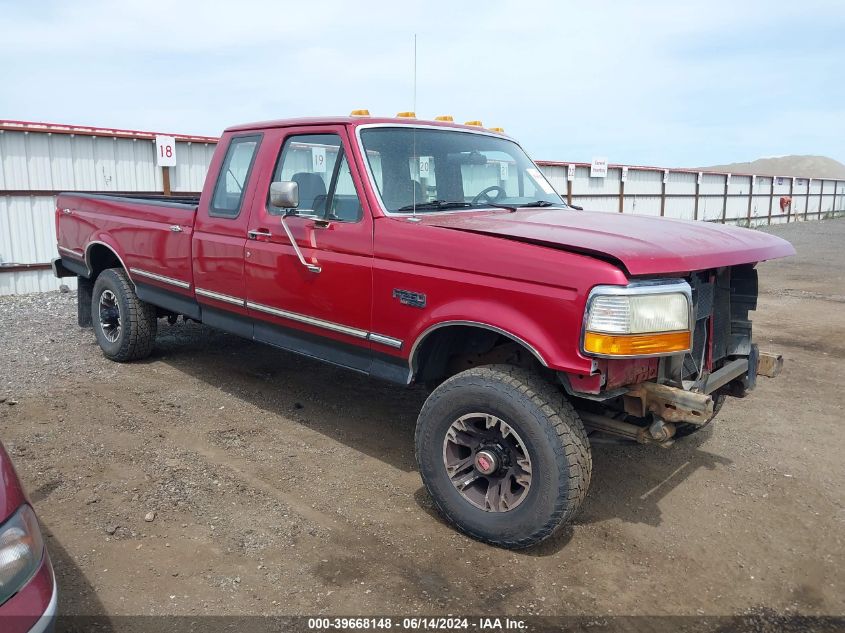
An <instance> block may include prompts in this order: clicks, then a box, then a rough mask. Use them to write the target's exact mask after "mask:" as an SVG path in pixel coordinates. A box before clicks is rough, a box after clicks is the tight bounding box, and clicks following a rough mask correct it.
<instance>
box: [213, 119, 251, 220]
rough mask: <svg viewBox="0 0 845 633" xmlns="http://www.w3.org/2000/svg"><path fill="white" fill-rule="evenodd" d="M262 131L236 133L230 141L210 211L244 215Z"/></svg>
mask: <svg viewBox="0 0 845 633" xmlns="http://www.w3.org/2000/svg"><path fill="white" fill-rule="evenodd" d="M260 143H261V135H260V134H254V135H250V136H236V137H234V138H232V140H231V141H230V142H229V147H228V149H227V150H226V156H225V158H224V159H223V164H222V165H221V167H220V173H219V174H218V176H217V183H216V184H215V185H214V194H213V195H212V197H211V206H210V208H209V210H208V214H209V215H211V216H215V217H222V218H236V217H238V215H240V212H241V205H242V204H243V198H244V192H245V191H246V187H247V183H248V182H249V176H250V173H251V172H252V166H253V164H254V163H255V156H256V154H257V153H258V145H259V144H260Z"/></svg>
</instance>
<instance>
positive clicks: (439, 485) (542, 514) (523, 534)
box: [417, 377, 569, 543]
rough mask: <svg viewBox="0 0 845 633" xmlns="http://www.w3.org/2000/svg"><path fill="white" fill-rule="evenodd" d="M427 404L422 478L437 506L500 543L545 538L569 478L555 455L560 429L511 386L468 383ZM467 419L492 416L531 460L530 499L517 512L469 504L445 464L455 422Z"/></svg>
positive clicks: (420, 441)
mask: <svg viewBox="0 0 845 633" xmlns="http://www.w3.org/2000/svg"><path fill="white" fill-rule="evenodd" d="M432 395H433V396H435V398H434V399H433V400H432V401H430V402H427V403H426V405H425V407H424V408H423V412H422V413H421V414H420V422H419V423H420V425H421V426H420V429H419V433H418V435H417V460H418V462H419V467H420V474H421V476H422V478H423V481H424V482H425V484H426V486H427V487H428V489H429V492H430V493H431V495H432V497H433V498H434V499H435V502H436V503H437V504H438V506H439V507H440V508H441V510H442V511H443V512H444V513H445V514H446V515H447V517H449V518H450V519H451V520H452V521H453V522H454V523H456V524H457V525H458V527H460V528H461V529H463V530H464V531H466V532H468V533H469V534H471V535H472V536H475V537H480V538H482V539H483V540H489V541H495V542H497V543H507V542H511V541H513V542H518V541H523V540H525V539H526V538H529V537H530V535H533V534H536V533H538V532H541V531H542V530H543V529H544V528H545V527H546V526H548V524H549V522H550V521H554V516H555V514H556V512H558V511H559V503H560V499H559V496H560V491H561V487H562V486H561V480H562V478H565V479H564V481H565V480H567V479H568V477H569V472H568V470H569V468H568V465H567V463H566V460H565V459H560V455H557V454H556V453H555V450H554V447H555V445H556V444H558V438H557V436H556V432H555V429H554V428H553V427H552V425H551V424H550V422H549V421H548V419H547V417H546V414H544V413H543V411H541V410H540V409H539V408H538V407H537V406H536V405H535V404H534V403H533V402H532V401H531V400H530V399H529V398H527V397H525V396H524V395H523V394H521V393H519V392H518V390H516V389H515V388H513V386H511V385H507V384H504V383H488V384H486V385H483V384H481V383H480V381H479V380H477V379H473V378H469V377H468V378H467V379H465V380H462V381H461V382H460V383H455V384H452V385H449V387H448V389H447V390H446V391H444V392H443V393H442V394H436V393H435V394H432ZM468 413H488V414H491V415H495V416H496V417H498V418H500V419H502V420H504V421H505V422H506V423H507V424H509V425H511V426H512V427H513V428H514V430H515V431H516V432H517V433H518V434H519V436H520V438H521V439H522V441H523V443H524V444H525V448H526V450H527V451H528V455H529V457H530V459H531V470H532V481H531V486H530V488H529V490H528V493H527V496H526V497H525V498H524V499H523V500H522V502H521V503H520V504H519V505H518V506H517V507H516V508H514V509H513V510H509V511H507V512H486V511H484V510H481V509H480V508H477V507H475V506H474V505H472V504H471V503H470V502H469V501H468V500H466V499H464V497H463V496H462V495H461V493H460V492H459V491H458V490H457V488H455V486H454V484H452V482H451V480H450V479H449V476H448V474H447V472H446V467H445V465H444V464H443V441H444V439H445V436H446V432H447V430H448V429H449V427H450V425H451V424H452V422H454V421H455V420H457V419H458V418H460V417H461V416H463V415H466V414H468Z"/></svg>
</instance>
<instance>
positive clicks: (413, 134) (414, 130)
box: [411, 33, 422, 218]
mask: <svg viewBox="0 0 845 633" xmlns="http://www.w3.org/2000/svg"><path fill="white" fill-rule="evenodd" d="M413 104H414V108H413V112H414V116H416V115H417V34H416V33H414V99H413ZM411 139H412V144H413V153H414V160H415V161H417V178H419V180H422V178H421V177H420V172H419V170H420V158H419V156H417V128H416V126H414V127H412V128H411ZM417 182H419V181H418V180H414V181H413V182H412V183H411V189H413V196H414V197H413V201H414V206H413V209H414V210H413V217H414V218H416V217H417Z"/></svg>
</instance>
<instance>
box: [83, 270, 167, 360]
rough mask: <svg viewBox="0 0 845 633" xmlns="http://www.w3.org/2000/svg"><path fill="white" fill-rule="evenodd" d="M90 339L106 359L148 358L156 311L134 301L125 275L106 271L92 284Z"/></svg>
mask: <svg viewBox="0 0 845 633" xmlns="http://www.w3.org/2000/svg"><path fill="white" fill-rule="evenodd" d="M91 317H92V321H93V325H94V335H95V336H96V337H97V343H98V344H99V345H100V349H102V350H103V354H104V355H105V356H106V358H109V359H111V360H114V361H118V362H126V361H131V360H139V359H141V358H146V357H147V356H149V355H150V352H151V351H152V349H153V345H154V343H155V337H156V329H157V325H158V321H157V319H156V308H155V306H153V305H150V304H149V303H145V302H143V301H141V300H140V299H138V296H137V295H136V294H135V289H134V288H133V287H132V283H131V282H130V281H129V277H128V276H127V275H126V272H125V271H124V270H123V269H121V268H109V269H108V270H104V271H103V272H102V273H100V276H99V277H97V281H96V282H94V290H93V292H92V296H91Z"/></svg>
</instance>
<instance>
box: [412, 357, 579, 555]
mask: <svg viewBox="0 0 845 633" xmlns="http://www.w3.org/2000/svg"><path fill="white" fill-rule="evenodd" d="M416 452H417V461H418V462H419V468H420V475H421V476H422V480H423V483H424V484H425V486H426V488H427V489H428V492H429V493H430V494H431V496H432V498H433V499H434V502H435V504H436V505H437V507H438V508H439V510H440V511H441V512H442V514H443V515H444V516H445V517H446V518H447V519H448V520H449V521H450V522H451V523H452V524H453V525H455V526H456V527H457V528H458V529H460V530H462V531H463V532H465V533H467V534H468V535H470V536H472V537H474V538H477V539H479V540H482V541H485V542H487V543H491V544H494V545H499V546H502V547H508V548H514V549H516V548H522V547H528V546H530V545H533V544H535V543H538V542H540V541H542V540H543V539H545V538H547V537H549V536H551V535H552V534H554V533H555V531H556V530H557V529H558V528H560V527H561V526H562V525H564V524H565V523H566V522H567V521H568V520H569V519H571V518H572V516H573V515H574V514H575V512H576V511H577V510H578V508H579V506H580V505H581V502H582V501H583V500H584V497H585V496H586V493H587V488H588V486H589V483H590V473H591V470H592V460H591V456H590V445H589V441H588V440H587V435H586V433H585V432H584V427H583V425H582V424H581V420H580V418H579V417H578V414H577V413H576V412H575V410H574V409H573V408H572V405H571V404H570V403H569V402H568V401H567V400H566V399H565V398H564V396H563V394H562V393H561V392H560V391H558V390H557V389H556V388H555V387H554V386H553V385H551V384H550V383H548V382H547V381H546V380H544V379H543V378H542V377H541V376H539V375H538V374H536V373H532V372H530V371H527V370H524V369H521V368H516V367H511V366H507V365H494V366H489V367H478V368H474V369H470V370H468V371H464V372H462V373H460V374H457V375H455V376H453V377H452V378H450V379H449V380H447V381H446V382H444V383H443V384H442V385H440V386H439V387H437V389H435V390H434V391H433V392H432V394H431V395H430V396H429V398H428V400H426V402H425V405H424V406H423V408H422V411H421V412H420V416H419V419H418V422H417V431H416Z"/></svg>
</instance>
